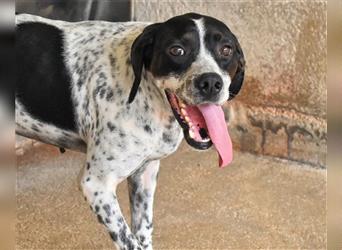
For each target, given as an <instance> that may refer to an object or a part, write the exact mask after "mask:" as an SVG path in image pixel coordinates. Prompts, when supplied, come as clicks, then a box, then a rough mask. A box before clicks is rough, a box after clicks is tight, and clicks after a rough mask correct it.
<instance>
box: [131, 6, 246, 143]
mask: <svg viewBox="0 0 342 250" xmlns="http://www.w3.org/2000/svg"><path fill="white" fill-rule="evenodd" d="M131 61H132V66H133V70H134V75H135V80H134V83H133V87H132V90H131V93H130V96H129V102H132V101H133V99H134V97H135V95H136V93H137V90H138V87H139V83H140V80H141V74H142V69H143V67H145V70H146V71H147V72H148V73H150V74H151V75H152V77H153V79H154V82H155V84H156V85H157V86H158V87H159V88H160V89H162V90H165V93H166V95H167V97H168V100H169V102H170V104H171V107H172V109H173V111H174V113H175V116H176V118H177V120H178V122H179V123H180V124H181V126H182V127H183V129H184V132H185V138H186V139H187V141H188V143H189V144H190V145H192V146H194V147H196V148H199V149H205V148H208V147H210V145H211V142H210V138H209V137H208V135H207V134H206V132H207V129H201V128H199V129H198V130H195V131H192V132H191V129H190V128H191V126H192V125H193V124H191V123H194V122H197V120H196V115H194V116H193V117H189V116H188V117H187V114H188V113H189V112H190V113H192V112H191V111H192V110H191V109H193V108H194V107H199V106H201V105H203V104H217V105H222V104H223V103H224V102H225V101H227V100H230V99H232V98H234V97H235V96H236V95H237V94H238V92H239V91H240V88H241V86H242V83H243V79H244V66H245V61H244V56H243V52H242V50H241V47H240V45H239V42H238V40H237V38H236V37H235V36H234V34H233V33H232V32H231V31H230V30H229V28H228V27H227V26H226V25H225V24H224V23H222V22H220V21H219V20H217V19H215V18H212V17H208V16H203V15H199V14H195V13H189V14H185V15H181V16H176V17H174V18H171V19H169V20H167V21H166V22H164V23H156V24H152V25H150V26H147V27H146V28H145V29H144V31H143V32H142V34H140V35H139V36H138V37H137V38H136V40H135V41H134V43H133V45H132V50H131ZM184 111H185V112H184ZM187 111H188V112H187ZM195 113H196V112H195ZM189 118H190V124H189V121H188V120H189ZM191 118H193V119H191ZM196 126H197V125H196ZM205 130H206V131H205ZM193 132H195V133H193Z"/></svg>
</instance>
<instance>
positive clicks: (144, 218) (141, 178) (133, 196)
mask: <svg viewBox="0 0 342 250" xmlns="http://www.w3.org/2000/svg"><path fill="white" fill-rule="evenodd" d="M158 171H159V161H151V162H148V163H146V164H145V166H144V167H142V168H141V169H139V170H138V171H137V172H136V173H134V174H133V175H131V176H130V177H129V178H128V187H129V198H130V205H131V218H132V219H131V222H132V223H131V224H132V225H131V228H132V231H133V233H134V234H135V236H136V237H137V238H138V240H139V241H140V243H141V244H142V245H143V247H144V249H149V250H151V249H152V231H153V224H152V217H153V197H154V192H155V189H156V185H157V175H158Z"/></svg>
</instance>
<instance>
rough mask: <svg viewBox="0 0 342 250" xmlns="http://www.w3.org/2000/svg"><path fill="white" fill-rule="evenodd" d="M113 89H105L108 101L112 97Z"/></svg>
mask: <svg viewBox="0 0 342 250" xmlns="http://www.w3.org/2000/svg"><path fill="white" fill-rule="evenodd" d="M113 95H114V94H113V91H112V90H111V89H110V90H108V91H107V96H106V100H107V101H108V102H109V101H111V100H112V99H113Z"/></svg>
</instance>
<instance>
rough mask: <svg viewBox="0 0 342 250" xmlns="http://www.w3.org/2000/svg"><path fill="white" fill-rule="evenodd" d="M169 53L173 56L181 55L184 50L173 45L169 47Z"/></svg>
mask: <svg viewBox="0 0 342 250" xmlns="http://www.w3.org/2000/svg"><path fill="white" fill-rule="evenodd" d="M170 54H171V55H173V56H183V55H184V54H185V51H184V49H183V48H182V47H180V46H173V47H171V48H170Z"/></svg>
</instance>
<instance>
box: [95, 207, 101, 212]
mask: <svg viewBox="0 0 342 250" xmlns="http://www.w3.org/2000/svg"><path fill="white" fill-rule="evenodd" d="M99 211H100V207H99V206H98V205H95V212H96V213H98V212H99Z"/></svg>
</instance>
